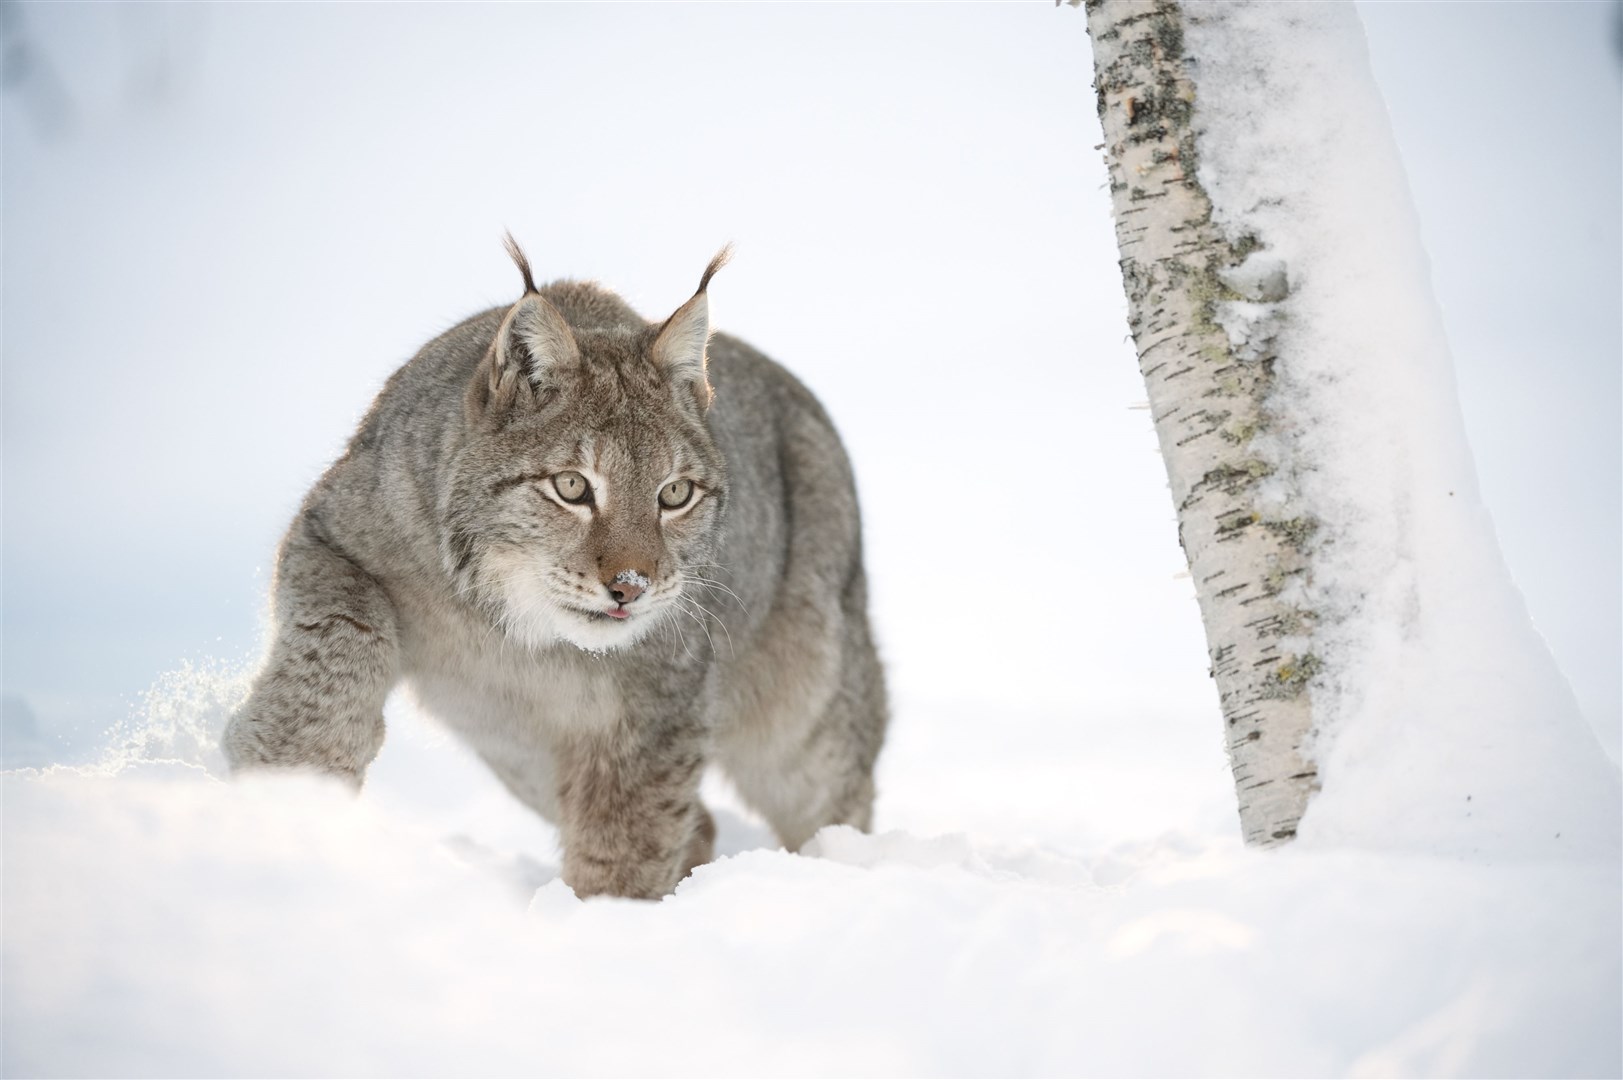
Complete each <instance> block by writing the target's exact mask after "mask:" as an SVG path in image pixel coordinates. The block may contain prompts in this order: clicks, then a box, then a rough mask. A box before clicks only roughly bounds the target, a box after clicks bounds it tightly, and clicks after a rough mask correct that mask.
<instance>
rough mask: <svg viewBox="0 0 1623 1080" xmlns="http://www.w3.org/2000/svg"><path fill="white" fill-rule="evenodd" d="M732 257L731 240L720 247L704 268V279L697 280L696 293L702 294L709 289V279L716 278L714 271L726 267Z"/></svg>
mask: <svg viewBox="0 0 1623 1080" xmlns="http://www.w3.org/2000/svg"><path fill="white" fill-rule="evenodd" d="M732 257H733V243H732V241H731V240H729V241H727V243H725V244H723V245H722V248H721V250H720V251H718V252H716V257H715V258H713V259H711V260H710V265H709V266H707V267H705V268H704V277H702V278H700V279H699V288H698V290H697V291H698V292H704V291H705V290H706V289H708V288H709V287H710V279H711V278H713V277H715V276H716V271H717V270H720V269H721V268H722V267H723V266H726V265H727V264H728V262H730V261H731V260H732Z"/></svg>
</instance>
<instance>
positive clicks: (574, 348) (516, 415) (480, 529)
mask: <svg viewBox="0 0 1623 1080" xmlns="http://www.w3.org/2000/svg"><path fill="white" fill-rule="evenodd" d="M507 243H508V253H509V254H510V255H512V257H513V260H514V262H516V263H517V264H518V266H519V269H520V271H521V272H522V273H523V275H524V295H523V297H521V298H520V299H519V301H518V302H517V303H516V304H514V305H513V306H512V308H511V309H509V310H508V312H507V314H506V316H505V317H504V318H503V319H502V321H501V325H500V328H499V329H498V330H497V331H496V334H495V338H494V340H492V342H491V343H490V346H489V348H488V350H487V351H486V353H485V355H484V358H483V360H482V361H481V362H480V363H479V365H478V368H477V370H476V371H475V373H474V376H473V379H472V381H471V382H470V383H469V385H468V387H467V389H466V394H465V400H464V421H465V424H466V434H467V439H466V442H465V444H464V446H463V449H462V450H461V451H460V453H458V454H457V456H456V460H455V462H454V464H453V466H452V468H451V470H450V476H449V484H448V485H447V486H446V487H445V488H444V489H443V490H442V495H441V520H442V521H443V522H444V523H445V524H444V528H443V531H442V554H443V557H444V559H445V564H446V568H447V570H448V571H450V573H451V574H452V576H453V578H454V579H455V581H456V585H457V588H458V589H459V590H460V591H461V592H462V593H463V595H465V596H468V597H470V598H471V599H473V600H474V602H475V603H477V604H478V605H479V606H480V607H481V608H483V609H484V610H485V611H486V612H487V613H488V614H489V615H490V616H491V617H492V618H493V619H494V620H495V621H496V622H497V624H498V625H499V626H501V627H502V628H503V629H504V630H505V632H507V633H508V634H509V635H511V636H513V637H514V638H516V639H518V640H520V641H522V642H524V643H526V644H529V645H531V646H542V645H546V644H549V643H551V642H553V641H556V640H557V639H559V638H562V639H565V640H567V641H570V642H573V643H574V644H575V645H578V646H580V647H581V648H584V649H589V650H592V651H600V650H604V649H612V648H618V647H621V646H625V645H629V644H631V643H632V642H634V641H636V640H637V639H638V638H640V637H642V636H643V635H644V634H646V633H647V632H648V631H649V630H650V629H652V628H653V627H655V626H656V625H658V623H659V622H661V621H662V620H664V619H666V618H670V617H674V616H676V615H678V614H679V612H680V610H681V600H680V597H681V594H682V591H683V587H684V585H685V584H686V583H687V582H688V581H689V580H690V579H691V578H692V577H693V576H695V575H704V574H706V573H707V572H708V571H707V568H706V566H705V564H706V563H707V562H708V560H710V559H711V558H712V556H713V553H714V548H715V544H716V538H717V533H718V530H719V528H720V524H721V514H722V510H723V507H724V505H725V503H726V498H727V476H726V471H725V467H724V463H723V460H722V457H721V454H720V452H719V451H718V450H717V449H716V444H715V442H714V440H713V439H712V438H711V435H710V430H709V428H708V426H707V424H706V421H705V415H706V411H707V410H708V409H709V407H710V398H711V390H710V383H709V379H708V377H707V375H706V355H705V353H706V348H707V345H708V342H709V338H710V316H709V302H708V299H707V297H706V289H707V287H708V286H709V284H710V278H711V275H713V274H714V273H715V272H716V271H717V270H719V269H720V268H721V266H722V264H723V263H725V262H726V260H727V256H728V254H729V251H728V250H727V249H724V250H723V251H722V252H721V253H720V254H718V255H717V256H716V257H715V258H714V259H712V260H711V262H710V265H709V266H708V267H707V268H706V269H705V272H704V276H703V277H702V278H701V279H700V281H699V289H698V291H697V292H696V293H694V295H693V297H692V299H690V300H688V301H687V303H685V304H683V305H682V306H681V307H679V308H677V310H676V312H675V313H674V314H672V315H671V317H670V318H668V319H666V320H665V321H664V322H663V323H660V324H659V325H657V326H656V325H650V324H648V323H646V322H644V321H643V320H642V319H641V318H639V317H637V316H636V314H635V313H634V312H632V311H631V309H630V308H629V307H628V306H626V305H625V303H624V302H623V301H621V300H620V299H619V298H618V297H616V296H614V295H613V294H612V293H609V292H607V291H606V290H602V289H599V288H597V287H596V286H592V285H583V284H578V283H568V282H566V283H560V284H555V285H551V286H548V287H547V289H546V291H545V294H543V292H542V291H541V290H538V289H537V288H536V287H535V282H534V280H533V279H532V278H531V276H530V267H529V263H528V262H527V261H526V260H525V258H524V255H523V253H522V252H521V251H520V250H519V249H518V245H517V244H515V243H513V240H512V238H511V237H508V240H507ZM566 315H567V317H566Z"/></svg>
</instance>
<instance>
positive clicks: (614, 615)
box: [608, 607, 631, 619]
mask: <svg viewBox="0 0 1623 1080" xmlns="http://www.w3.org/2000/svg"><path fill="white" fill-rule="evenodd" d="M608 615H609V617H610V618H611V619H626V618H630V616H631V612H629V611H627V610H626V609H625V608H623V607H615V608H609V610H608Z"/></svg>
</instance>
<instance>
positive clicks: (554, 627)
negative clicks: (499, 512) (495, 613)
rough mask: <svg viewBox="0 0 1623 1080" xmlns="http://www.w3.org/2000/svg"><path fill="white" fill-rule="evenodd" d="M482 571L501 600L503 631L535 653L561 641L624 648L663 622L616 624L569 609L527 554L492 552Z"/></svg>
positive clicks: (634, 619)
mask: <svg viewBox="0 0 1623 1080" xmlns="http://www.w3.org/2000/svg"><path fill="white" fill-rule="evenodd" d="M481 569H482V571H483V574H482V575H481V576H483V577H484V578H485V580H487V581H489V582H490V583H491V584H492V585H493V586H494V587H495V590H494V591H495V592H496V593H497V595H498V596H499V597H500V600H501V611H502V619H501V624H502V629H503V630H504V631H506V633H507V635H508V636H509V637H511V638H514V639H516V640H518V641H520V642H522V643H523V644H525V645H527V646H529V647H530V648H532V649H545V648H548V647H549V646H553V645H556V644H557V643H558V642H559V641H567V642H569V643H570V644H571V645H574V646H577V647H578V648H581V649H585V650H586V651H587V652H607V651H609V650H610V649H623V648H625V647H626V646H627V645H630V644H632V643H633V642H635V641H637V640H638V639H639V638H641V637H642V636H643V635H645V634H646V633H647V632H648V631H649V630H651V629H652V628H653V625H654V623H655V622H656V621H658V620H657V618H656V616H655V615H654V614H653V613H652V612H648V611H639V612H637V613H636V614H633V615H632V616H631V617H630V618H626V619H610V618H608V617H606V616H605V617H602V618H597V617H594V616H592V615H588V614H586V613H585V612H583V611H579V610H576V609H575V608H573V607H569V606H566V605H564V604H562V603H560V602H559V601H558V599H557V598H556V597H555V596H554V595H553V594H552V592H551V590H549V589H548V588H547V585H546V581H545V575H546V572H547V568H546V567H545V566H539V565H537V564H536V563H535V562H534V560H533V559H530V558H526V557H524V556H522V555H515V554H508V553H497V552H492V553H490V554H488V555H486V557H485V559H484V564H483V566H482V567H481Z"/></svg>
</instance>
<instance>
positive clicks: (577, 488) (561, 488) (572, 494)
mask: <svg viewBox="0 0 1623 1080" xmlns="http://www.w3.org/2000/svg"><path fill="white" fill-rule="evenodd" d="M552 487H553V490H554V491H556V492H557V493H558V497H559V498H560V499H562V500H563V501H564V502H566V503H583V502H585V501H586V500H587V499H590V498H591V497H592V485H590V484H588V483H587V482H586V477H584V476H582V475H581V474H580V473H578V472H574V471H573V470H571V471H570V472H561V473H558V474H557V475H556V476H554V477H553V478H552Z"/></svg>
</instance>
